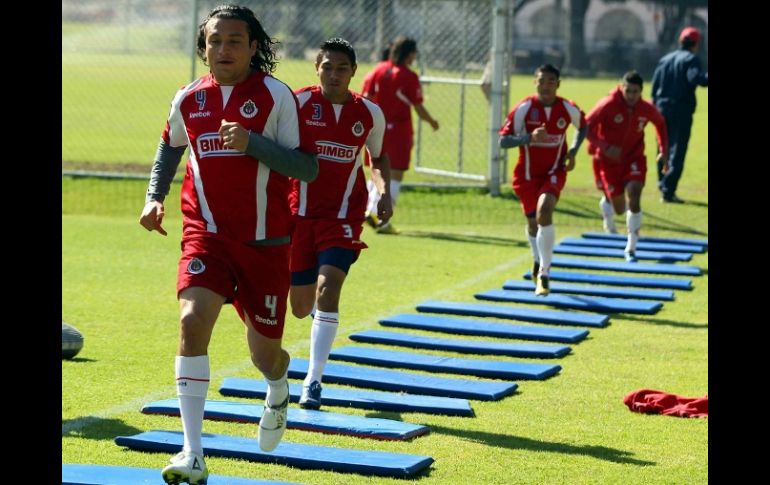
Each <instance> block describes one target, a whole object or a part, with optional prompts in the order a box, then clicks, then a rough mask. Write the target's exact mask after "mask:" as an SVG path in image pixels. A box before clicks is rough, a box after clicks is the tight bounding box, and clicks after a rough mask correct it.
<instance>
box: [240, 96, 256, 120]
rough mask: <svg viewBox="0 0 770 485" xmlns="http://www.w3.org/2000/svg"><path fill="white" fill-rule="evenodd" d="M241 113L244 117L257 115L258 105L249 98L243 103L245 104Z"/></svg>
mask: <svg viewBox="0 0 770 485" xmlns="http://www.w3.org/2000/svg"><path fill="white" fill-rule="evenodd" d="M241 115H242V116H243V117H244V118H253V117H255V116H257V105H256V104H254V101H252V100H250V99H249V100H247V101H246V102H245V103H243V106H241Z"/></svg>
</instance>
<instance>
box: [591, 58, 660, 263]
mask: <svg viewBox="0 0 770 485" xmlns="http://www.w3.org/2000/svg"><path fill="white" fill-rule="evenodd" d="M586 122H587V123H588V132H587V133H586V137H587V138H588V153H589V154H590V155H591V156H592V157H593V162H594V163H593V166H594V176H595V179H596V180H597V183H600V184H601V190H602V191H603V192H604V196H603V197H602V198H601V201H600V202H599V207H600V208H601V210H602V217H603V218H604V224H603V225H604V230H605V231H607V232H611V233H616V232H617V229H616V227H615V221H614V220H613V217H614V215H615V214H622V213H623V212H624V211H626V206H627V207H628V210H627V211H626V230H627V232H628V242H627V243H626V248H625V257H626V261H629V262H636V255H635V252H636V243H637V241H638V240H639V228H640V227H641V226H642V208H641V205H640V200H641V197H642V187H644V181H645V177H646V176H647V158H646V157H645V156H644V127H645V126H647V123H649V122H652V124H653V125H654V126H655V132H656V134H657V137H658V147H659V152H658V162H659V163H660V164H661V165H662V166H664V167H665V166H666V165H667V164H668V135H667V132H666V121H665V119H664V118H663V115H661V114H660V112H659V111H658V109H657V108H656V107H655V106H654V105H653V104H652V103H649V102H647V101H645V100H643V99H642V76H640V75H639V73H638V72H636V71H629V72H627V73H625V74H624V75H623V83H622V84H621V85H620V86H618V87H617V88H615V89H614V90H613V91H612V92H610V94H609V95H608V96H606V97H604V98H602V99H601V100H600V101H599V102H598V103H597V104H596V106H595V107H594V109H593V110H591V112H590V113H589V114H588V117H587V118H586ZM626 204H627V205H626Z"/></svg>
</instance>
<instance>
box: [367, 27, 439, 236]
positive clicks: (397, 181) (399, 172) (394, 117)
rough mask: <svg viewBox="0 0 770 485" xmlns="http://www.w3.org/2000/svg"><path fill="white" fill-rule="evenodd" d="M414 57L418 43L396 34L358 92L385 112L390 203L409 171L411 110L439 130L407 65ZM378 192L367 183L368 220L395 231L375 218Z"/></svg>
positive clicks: (387, 231)
mask: <svg viewBox="0 0 770 485" xmlns="http://www.w3.org/2000/svg"><path fill="white" fill-rule="evenodd" d="M415 59H417V42H416V41H415V40H414V39H410V38H407V37H403V36H399V37H397V38H396V40H394V41H393V47H392V48H391V51H390V61H389V62H381V63H379V64H378V65H377V67H376V68H375V69H374V71H372V72H370V73H368V74H367V75H366V76H365V77H364V84H363V86H362V87H361V94H362V95H363V96H364V97H365V98H368V99H370V100H372V101H374V102H375V103H377V105H378V106H380V108H382V112H383V113H384V114H385V122H386V125H385V138H384V141H383V148H382V150H383V151H384V152H385V153H387V154H388V157H389V158H390V168H391V180H390V199H391V201H392V203H393V206H395V205H396V202H397V201H398V195H399V194H400V192H401V181H402V180H403V179H404V172H405V171H407V170H409V157H410V154H411V151H412V145H413V134H414V129H413V128H412V111H411V108H412V107H414V110H415V111H416V112H417V116H419V117H420V118H421V119H422V120H423V121H425V122H427V123H428V124H429V125H430V126H431V128H433V130H434V131H435V130H438V121H436V120H435V119H433V117H432V116H431V115H430V113H428V110H427V109H425V107H424V106H423V104H422V102H423V98H422V90H421V88H420V78H419V76H417V73H415V72H414V71H412V70H411V69H409V66H411V65H412V63H414V61H415ZM378 198H379V191H378V189H377V187H376V186H375V185H374V184H371V183H370V184H369V202H368V204H367V208H366V209H367V216H368V217H367V222H369V224H370V225H372V226H373V227H376V229H377V232H380V233H383V234H398V232H399V231H398V230H396V228H395V227H393V225H392V224H389V223H387V222H384V223H383V222H382V221H378V220H377V219H376V207H377V201H378Z"/></svg>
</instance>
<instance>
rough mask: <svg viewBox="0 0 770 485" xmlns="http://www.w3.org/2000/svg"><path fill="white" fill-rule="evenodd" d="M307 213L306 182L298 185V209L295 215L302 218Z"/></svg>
mask: <svg viewBox="0 0 770 485" xmlns="http://www.w3.org/2000/svg"><path fill="white" fill-rule="evenodd" d="M306 213H307V182H300V183H299V209H297V214H298V215H300V216H304V215H305V214H306Z"/></svg>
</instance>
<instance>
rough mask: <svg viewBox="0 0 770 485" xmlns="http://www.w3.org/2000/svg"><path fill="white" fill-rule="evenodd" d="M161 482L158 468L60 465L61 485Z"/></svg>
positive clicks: (234, 481) (211, 483)
mask: <svg viewBox="0 0 770 485" xmlns="http://www.w3.org/2000/svg"><path fill="white" fill-rule="evenodd" d="M162 482H163V480H162V479H161V478H160V469H158V468H134V467H128V466H113V465H81V464H71V463H62V466H61V483H62V485H158V483H162ZM208 485H291V483H289V482H276V481H273V480H251V479H249V478H238V477H229V476H222V475H209V479H208Z"/></svg>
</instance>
